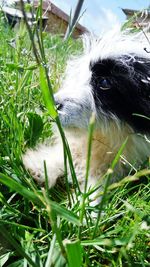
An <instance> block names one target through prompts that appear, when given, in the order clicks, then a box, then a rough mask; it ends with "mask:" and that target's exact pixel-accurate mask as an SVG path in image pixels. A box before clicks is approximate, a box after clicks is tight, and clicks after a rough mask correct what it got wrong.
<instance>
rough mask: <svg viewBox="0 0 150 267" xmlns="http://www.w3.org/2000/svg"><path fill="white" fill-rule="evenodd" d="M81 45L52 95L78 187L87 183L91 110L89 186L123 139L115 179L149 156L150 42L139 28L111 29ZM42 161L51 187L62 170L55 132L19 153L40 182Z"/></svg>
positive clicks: (61, 150)
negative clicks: (135, 30) (130, 31)
mask: <svg viewBox="0 0 150 267" xmlns="http://www.w3.org/2000/svg"><path fill="white" fill-rule="evenodd" d="M85 44H86V45H85V46H86V47H85V50H84V53H83V55H82V56H80V57H78V58H77V59H73V60H72V61H70V62H69V63H68V66H67V70H66V78H65V80H64V82H63V85H62V89H61V90H60V91H59V92H58V93H56V95H55V101H56V105H57V106H58V112H59V117H60V121H61V123H62V126H63V127H64V130H65V134H66V137H67V140H68V143H69V145H70V150H71V153H72V157H73V163H74V167H75V171H76V175H77V178H78V181H79V184H80V185H81V189H82V188H83V185H84V182H85V169H86V168H85V166H86V157H87V143H88V131H87V129H88V125H89V120H90V117H91V114H92V113H95V116H96V122H95V130H94V134H93V139H92V151H91V166H90V173H89V180H88V186H94V185H95V184H96V183H97V182H98V181H100V179H101V177H102V175H103V174H104V173H105V172H106V171H107V169H108V168H109V166H110V164H111V162H112V160H113V159H114V157H115V155H116V153H117V152H118V150H119V149H120V147H121V145H122V143H123V142H124V141H125V139H126V138H128V141H127V144H126V146H125V149H124V151H123V154H122V156H121V159H120V162H118V165H117V167H116V170H115V172H114V174H113V180H115V179H118V177H119V178H121V176H122V175H123V172H124V170H125V169H126V167H127V166H130V167H131V166H134V167H135V166H138V165H139V164H140V163H142V162H143V161H144V160H145V159H146V158H147V157H148V156H150V139H149V136H150V54H149V50H150V46H149V43H148V41H147V39H146V38H145V36H144V35H143V34H141V33H138V34H137V33H136V34H132V35H130V34H126V33H121V32H120V31H119V32H118V30H117V31H116V30H114V31H111V32H109V33H107V34H105V35H104V36H103V37H102V38H101V39H100V40H95V41H94V40H93V41H92V42H91V41H90V40H89V41H87V40H86V42H85ZM44 160H45V161H46V167H47V173H48V182H49V187H52V186H54V185H55V183H56V180H57V178H58V177H63V175H64V156H63V146H62V141H61V138H60V137H59V134H58V137H57V138H56V140H55V142H54V143H53V144H52V145H49V146H47V144H46V145H45V144H41V145H39V146H38V147H36V148H35V150H28V151H27V152H26V154H25V155H24V156H23V162H24V165H25V167H26V168H27V169H28V170H29V171H30V172H31V173H32V175H33V177H34V178H35V179H36V180H37V181H39V182H40V183H43V182H44V179H45V178H44V164H43V162H44ZM122 161H124V163H123V162H122ZM125 163H126V164H125ZM125 165H126V166H125ZM68 169H69V168H68ZM69 175H70V174H69V173H68V176H69Z"/></svg>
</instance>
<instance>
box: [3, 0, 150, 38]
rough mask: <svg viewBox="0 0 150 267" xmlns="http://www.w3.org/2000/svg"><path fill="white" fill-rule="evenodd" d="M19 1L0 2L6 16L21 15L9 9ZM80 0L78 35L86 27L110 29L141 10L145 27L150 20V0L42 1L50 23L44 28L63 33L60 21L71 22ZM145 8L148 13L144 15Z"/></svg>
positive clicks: (93, 30) (35, 3) (96, 29)
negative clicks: (70, 18)
mask: <svg viewBox="0 0 150 267" xmlns="http://www.w3.org/2000/svg"><path fill="white" fill-rule="evenodd" d="M19 2H20V1H19V0H1V1H0V5H1V7H2V8H3V11H4V12H5V13H6V15H9V16H10V15H12V16H13V17H15V16H17V15H18V14H17V15H16V13H14V10H13V11H11V10H10V9H9V10H8V7H9V8H14V7H15V8H16V9H19ZM24 2H26V3H29V2H30V3H31V4H32V5H33V6H36V7H37V6H38V3H39V1H37V0H36V1H29V0H26V1H24ZM78 2H82V8H81V10H80V13H79V18H78V22H79V23H80V25H78V26H77V28H78V29H77V30H78V32H77V33H75V34H74V35H75V36H78V35H80V34H82V33H84V32H85V31H86V30H88V31H91V32H93V33H94V34H96V35H100V34H101V33H102V32H104V31H107V30H109V29H111V28H112V27H114V26H115V25H121V24H123V23H124V22H125V21H126V20H127V19H129V18H130V17H132V16H133V15H134V14H137V12H139V11H141V13H140V14H139V15H138V17H139V19H138V23H142V26H145V20H146V23H148V22H149V21H150V13H149V11H148V10H149V4H150V1H149V0H126V1H124V0H92V1H91V0H84V1H78V0H52V1H50V0H43V15H44V16H45V18H43V20H44V19H45V25H46V20H47V22H48V23H47V24H48V26H47V28H45V29H47V30H48V31H51V32H53V31H54V28H55V31H56V33H58V30H59V31H60V33H64V31H65V29H63V27H62V23H61V24H60V20H61V22H63V24H64V25H65V24H66V22H67V23H68V22H69V17H70V16H71V15H72V16H73V14H74V10H75V8H76V6H77V3H78ZM6 7H7V9H6ZM145 10H146V12H145ZM143 11H144V12H145V13H144V14H145V15H143ZM52 15H53V18H52ZM18 16H19V15H18ZM56 20H57V22H56ZM138 23H137V21H134V27H137V26H139V25H138ZM65 27H67V25H65ZM60 29H61V30H60ZM54 33H55V32H54Z"/></svg>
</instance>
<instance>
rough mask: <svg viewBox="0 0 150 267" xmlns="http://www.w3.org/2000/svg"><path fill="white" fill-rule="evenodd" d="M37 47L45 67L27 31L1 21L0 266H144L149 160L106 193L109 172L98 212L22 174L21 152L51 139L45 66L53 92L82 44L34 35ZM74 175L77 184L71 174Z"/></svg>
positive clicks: (82, 197)
mask: <svg viewBox="0 0 150 267" xmlns="http://www.w3.org/2000/svg"><path fill="white" fill-rule="evenodd" d="M38 38H39V41H38ZM35 44H36V46H37V47H38V44H41V46H40V47H39V48H38V51H39V54H40V55H41V58H42V60H44V64H43V65H44V67H43V65H42V67H39V65H38V64H37V62H36V60H35V57H34V54H33V49H32V48H33V43H32V42H31V41H30V38H29V36H28V34H27V30H26V27H25V25H23V24H21V25H20V28H19V29H15V30H11V29H10V28H9V27H8V26H7V24H6V22H5V20H4V18H3V16H1V18H0V183H1V184H0V233H1V235H0V267H6V266H7V267H17V266H18V267H27V266H34V267H49V266H55V267H61V266H68V267H81V266H88V267H92V266H93V267H97V266H114V267H115V266H116V267H122V266H123V267H124V266H131V267H133V266H137V267H139V266H141V267H143V266H150V169H149V162H148V161H147V162H144V163H143V166H139V169H138V170H137V172H136V173H135V174H134V173H133V172H131V171H129V174H128V176H126V177H122V178H123V180H122V182H120V183H117V184H114V185H113V186H111V187H109V186H108V183H107V181H108V179H109V178H110V175H111V174H108V173H106V175H105V179H106V186H105V189H104V192H103V195H102V201H101V203H100V204H99V205H98V206H96V207H92V205H91V203H90V201H89V197H88V196H89V194H90V192H87V193H86V194H83V193H81V192H80V191H79V190H78V189H76V190H75V194H74V193H73V191H74V189H73V188H72V187H71V186H70V185H69V184H68V182H67V181H66V182H64V181H60V182H59V183H58V184H57V185H56V187H55V188H53V189H51V190H49V189H48V188H47V186H46V187H45V189H44V188H40V187H39V186H38V185H37V184H36V183H35V182H34V180H33V178H32V177H31V175H30V174H29V173H28V172H27V171H26V170H25V169H24V166H23V164H22V160H21V157H22V154H23V153H24V151H25V150H26V149H27V148H28V147H34V146H35V145H36V143H37V142H43V141H44V140H45V139H46V138H51V136H52V135H53V134H54V133H53V132H52V128H51V123H50V119H49V118H50V116H49V115H50V114H51V115H52V116H53V117H54V120H55V116H54V114H53V111H54V107H53V103H52V101H51V95H50V99H49V100H48V101H44V100H43V99H44V98H45V95H46V94H47V93H48V92H49V91H46V89H45V88H47V82H46V79H45V63H46V70H47V74H48V77H49V79H50V82H51V87H50V89H51V88H52V90H53V92H55V91H57V90H58V88H59V87H60V85H61V81H62V79H63V75H64V70H65V66H66V61H67V59H68V58H69V57H70V56H71V55H76V54H80V52H81V51H82V44H81V42H80V41H77V40H76V41H75V40H72V39H69V40H67V41H65V42H64V41H63V39H61V38H60V37H59V36H51V35H50V34H47V33H43V34H40V33H39V36H37V37H36V39H35ZM45 58H46V59H45ZM45 60H46V62H45ZM47 66H48V67H47ZM49 79H48V81H49ZM57 123H58V124H59V122H57ZM58 126H59V127H60V131H61V126H60V125H58ZM89 133H90V131H89ZM66 153H68V152H66ZM120 153H121V150H120V151H118V154H117V155H116V158H115V159H114V162H113V163H112V166H111V167H112V168H113V167H114V166H115V164H116V163H117V160H118V157H119V155H120ZM68 158H69V161H70V162H71V157H70V156H69V157H68ZM89 158H90V155H88V158H87V161H88V159H89ZM87 168H88V167H87ZM85 171H86V170H85ZM72 172H73V171H72ZM87 173H88V170H87ZM45 176H46V175H45ZM73 176H74V179H76V177H75V174H74V172H73ZM45 179H46V178H45ZM73 195H74V196H75V199H74V200H72V196H73ZM92 212H95V213H97V214H98V215H97V218H95V219H93V217H92V216H91V213H92Z"/></svg>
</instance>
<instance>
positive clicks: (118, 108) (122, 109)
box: [90, 54, 150, 133]
mask: <svg viewBox="0 0 150 267" xmlns="http://www.w3.org/2000/svg"><path fill="white" fill-rule="evenodd" d="M90 69H91V71H92V78H91V82H90V84H91V86H92V88H93V95H94V99H95V103H96V107H97V108H98V107H99V106H100V107H101V109H102V111H103V112H104V114H105V115H106V116H107V117H110V118H112V114H113V115H115V116H116V117H117V118H119V119H120V120H121V121H125V122H127V123H128V124H129V125H131V126H132V127H133V128H134V130H135V131H137V132H142V133H150V60H148V59H146V58H138V57H136V56H134V54H131V55H130V56H129V55H128V56H127V55H123V56H121V57H119V58H112V59H104V60H100V61H99V62H97V63H91V66H90Z"/></svg>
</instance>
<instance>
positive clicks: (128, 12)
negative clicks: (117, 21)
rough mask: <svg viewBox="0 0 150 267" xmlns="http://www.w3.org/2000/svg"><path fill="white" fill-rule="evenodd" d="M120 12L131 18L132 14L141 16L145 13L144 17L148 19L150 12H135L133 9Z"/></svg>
mask: <svg viewBox="0 0 150 267" xmlns="http://www.w3.org/2000/svg"><path fill="white" fill-rule="evenodd" d="M122 11H123V12H124V13H125V15H126V16H133V15H134V14H137V15H138V14H139V15H140V16H141V14H143V13H144V12H145V15H146V17H148V18H150V12H149V11H148V10H142V11H140V10H135V9H128V8H122Z"/></svg>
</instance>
